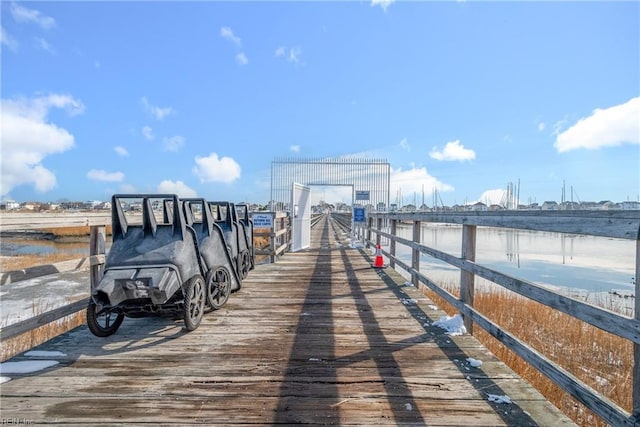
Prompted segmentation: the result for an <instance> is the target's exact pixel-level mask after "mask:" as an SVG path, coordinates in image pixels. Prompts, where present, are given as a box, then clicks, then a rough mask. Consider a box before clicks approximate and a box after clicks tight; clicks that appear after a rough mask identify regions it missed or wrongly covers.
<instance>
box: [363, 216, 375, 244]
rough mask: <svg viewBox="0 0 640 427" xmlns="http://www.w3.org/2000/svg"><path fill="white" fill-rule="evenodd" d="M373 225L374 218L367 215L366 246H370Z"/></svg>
mask: <svg viewBox="0 0 640 427" xmlns="http://www.w3.org/2000/svg"><path fill="white" fill-rule="evenodd" d="M371 227H373V218H371V217H367V233H366V238H365V239H364V241H365V245H364V247H365V248H368V247H369V242H370V241H371Z"/></svg>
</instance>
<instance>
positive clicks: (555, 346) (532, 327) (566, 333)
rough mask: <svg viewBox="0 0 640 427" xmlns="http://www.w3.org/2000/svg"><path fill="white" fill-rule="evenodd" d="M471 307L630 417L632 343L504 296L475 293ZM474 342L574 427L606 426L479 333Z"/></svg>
mask: <svg viewBox="0 0 640 427" xmlns="http://www.w3.org/2000/svg"><path fill="white" fill-rule="evenodd" d="M443 287H444V288H445V289H447V290H448V291H449V292H450V293H452V294H454V295H456V296H458V295H459V290H458V289H457V287H456V286H455V285H453V284H448V285H447V284H444V285H443ZM423 289H424V293H425V294H426V295H427V296H428V297H429V298H431V299H432V300H433V301H434V302H435V303H436V304H437V305H438V306H440V307H441V308H442V309H443V310H444V311H445V312H447V313H448V314H449V315H453V314H456V313H457V310H456V309H455V308H453V307H452V306H450V305H449V304H447V303H446V302H445V301H444V300H443V299H442V298H440V297H439V296H438V295H436V294H435V293H434V292H432V291H430V290H428V289H426V288H423ZM474 307H475V308H476V309H477V310H478V311H480V312H481V313H482V314H483V315H485V316H486V317H488V318H489V319H491V320H492V321H493V322H495V323H497V324H498V325H500V327H501V328H502V329H505V330H507V331H509V332H510V333H512V334H513V335H515V336H516V337H518V338H519V339H520V340H522V341H524V342H526V343H528V344H529V345H530V346H531V347H533V348H534V349H536V350H537V351H538V352H540V353H541V354H543V355H544V356H545V357H547V358H548V359H550V360H552V361H554V362H555V363H557V364H558V365H560V366H561V367H562V368H564V369H565V370H567V371H569V372H571V373H572V374H573V375H574V376H576V377H577V378H579V379H580V380H581V381H583V382H584V383H585V384H587V385H589V386H590V387H592V388H593V389H594V390H597V391H598V392H599V393H601V394H602V395H604V396H606V397H607V398H609V399H610V400H611V401H613V402H615V403H616V404H618V405H619V406H620V407H622V408H624V409H625V410H626V411H628V412H631V410H632V395H633V390H632V384H633V346H632V344H631V342H630V341H628V340H625V339H623V338H620V337H617V336H615V335H612V334H610V333H608V332H604V331H602V330H600V329H598V328H596V327H593V326H591V325H588V324H586V323H584V322H582V321H580V320H577V319H575V318H573V317H571V316H568V315H566V314H564V313H560V312H558V311H556V310H553V309H552V308H549V307H547V306H545V305H542V304H539V303H537V302H535V301H531V300H529V299H526V298H524V297H522V296H520V295H518V294H515V293H513V292H510V291H507V290H490V291H489V290H481V289H478V288H476V292H475V296H474ZM474 336H475V337H476V338H478V340H479V341H480V342H481V343H482V344H484V345H485V346H486V347H487V348H488V349H489V350H490V351H491V352H492V353H493V354H495V355H496V357H498V358H499V359H500V360H502V361H503V362H504V363H506V364H507V365H508V366H509V367H510V368H511V369H512V370H513V371H515V372H516V373H517V374H518V375H520V376H521V377H522V378H523V379H525V380H526V381H527V382H529V383H530V384H531V385H533V386H534V387H535V388H536V389H538V390H539V391H540V392H541V393H542V394H543V395H544V396H545V397H546V398H547V399H548V400H549V401H550V402H552V403H553V404H554V405H555V406H557V407H558V408H559V409H560V410H562V411H563V412H564V413H565V414H567V415H568V416H569V417H570V418H571V419H572V420H573V421H574V422H575V423H577V424H578V425H581V426H589V427H592V426H594V427H604V426H607V425H608V424H607V423H605V422H604V421H603V420H601V419H600V418H599V417H598V416H597V415H595V414H594V413H593V412H591V411H590V410H588V409H587V408H586V407H585V406H584V405H582V404H581V403H579V402H578V401H576V400H575V399H573V398H572V397H571V396H570V395H569V394H568V393H566V392H564V391H563V390H562V389H561V388H560V387H558V386H556V385H555V384H554V383H553V382H551V381H550V380H549V379H547V378H546V377H545V376H544V375H542V374H541V373H539V372H538V371H537V370H536V369H535V368H534V367H532V366H531V365H530V364H529V363H527V362H525V361H524V360H523V359H521V358H520V357H519V356H518V355H516V354H515V353H513V352H512V351H511V350H509V349H508V348H507V347H506V346H504V345H503V344H502V343H500V342H499V341H498V340H496V339H495V338H493V337H492V336H491V335H490V334H488V333H487V332H485V331H484V330H483V329H481V328H480V327H477V326H476V327H475V328H474Z"/></svg>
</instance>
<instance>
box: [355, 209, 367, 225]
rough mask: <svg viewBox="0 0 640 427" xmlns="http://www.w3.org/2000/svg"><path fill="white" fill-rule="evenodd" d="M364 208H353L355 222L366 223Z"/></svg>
mask: <svg viewBox="0 0 640 427" xmlns="http://www.w3.org/2000/svg"><path fill="white" fill-rule="evenodd" d="M365 221H366V215H365V213H364V208H353V222H365Z"/></svg>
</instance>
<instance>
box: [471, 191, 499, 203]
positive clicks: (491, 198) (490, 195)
mask: <svg viewBox="0 0 640 427" xmlns="http://www.w3.org/2000/svg"><path fill="white" fill-rule="evenodd" d="M504 196H505V190H504V189H503V188H496V189H495V190H487V191H485V192H484V193H482V194H481V195H480V198H479V199H478V200H476V201H474V202H471V203H469V204H471V205H472V204H475V203H477V202H482V203H484V204H485V205H487V206H491V205H499V204H500V203H501V202H502V198H503V197H504Z"/></svg>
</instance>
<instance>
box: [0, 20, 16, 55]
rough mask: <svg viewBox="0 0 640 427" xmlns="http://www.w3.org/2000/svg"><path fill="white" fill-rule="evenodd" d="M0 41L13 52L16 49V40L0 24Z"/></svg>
mask: <svg viewBox="0 0 640 427" xmlns="http://www.w3.org/2000/svg"><path fill="white" fill-rule="evenodd" d="M0 43H2V44H3V45H5V46H6V47H8V48H9V49H10V50H12V51H14V52H15V51H17V50H18V41H17V40H16V39H14V38H13V37H11V36H10V35H9V33H7V32H6V31H5V30H4V28H3V27H2V26H0Z"/></svg>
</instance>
